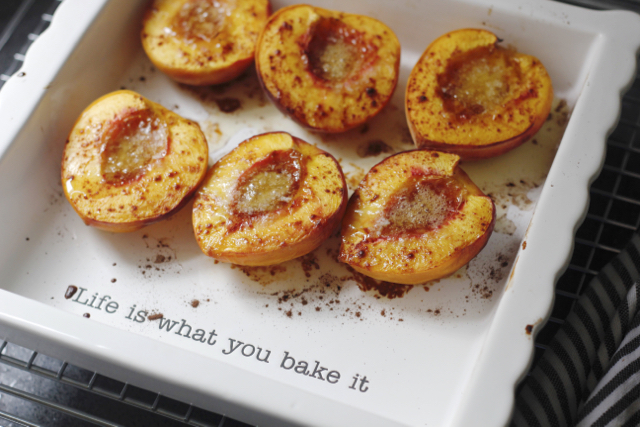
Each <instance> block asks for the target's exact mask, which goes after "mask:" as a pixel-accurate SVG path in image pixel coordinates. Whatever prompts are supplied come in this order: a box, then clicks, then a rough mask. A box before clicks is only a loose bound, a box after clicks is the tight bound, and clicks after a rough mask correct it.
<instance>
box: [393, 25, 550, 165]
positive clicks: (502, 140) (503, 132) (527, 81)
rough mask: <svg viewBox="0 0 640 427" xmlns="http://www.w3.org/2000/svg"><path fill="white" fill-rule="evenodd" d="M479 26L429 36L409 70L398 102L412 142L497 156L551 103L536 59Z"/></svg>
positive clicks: (542, 117)
mask: <svg viewBox="0 0 640 427" xmlns="http://www.w3.org/2000/svg"><path fill="white" fill-rule="evenodd" d="M498 42H499V39H498V37H497V36H496V35H495V34H493V33H491V32H490V31H487V30H480V29H463V30H457V31H452V32H450V33H447V34H445V35H443V36H441V37H439V38H438V39H436V40H435V41H434V42H433V43H431V45H429V47H428V48H427V49H426V50H425V52H424V53H423V55H422V57H421V58H420V60H419V61H418V63H417V64H416V65H415V67H414V68H413V70H412V71H411V75H410V76H409V81H408V84H407V90H406V94H405V108H406V115H407V121H408V124H409V130H410V131H411V135H412V137H413V140H414V142H415V144H416V146H417V147H418V148H426V149H431V150H441V151H447V152H450V153H455V154H458V155H459V156H460V157H461V158H462V159H463V160H473V159H482V158H487V157H493V156H497V155H500V154H503V153H506V152H507V151H509V150H512V149H514V148H516V147H518V146H519V145H521V144H523V143H524V142H526V141H527V140H529V139H530V138H531V137H532V136H533V135H534V134H535V133H536V132H537V131H538V130H539V129H540V127H541V126H542V125H543V124H544V122H545V121H546V120H547V117H548V115H549V111H550V110H551V103H552V101H553V87H552V85H551V79H550V77H549V74H548V73H547V70H546V69H545V67H544V66H543V65H542V63H541V62H540V60H538V59H537V58H535V57H533V56H530V55H525V54H522V53H519V52H516V51H515V50H513V49H508V48H503V47H501V46H500V45H499V44H498Z"/></svg>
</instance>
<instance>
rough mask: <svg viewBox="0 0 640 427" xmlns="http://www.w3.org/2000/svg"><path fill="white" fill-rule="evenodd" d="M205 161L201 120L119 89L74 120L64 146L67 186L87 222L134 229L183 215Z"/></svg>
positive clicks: (110, 228)
mask: <svg viewBox="0 0 640 427" xmlns="http://www.w3.org/2000/svg"><path fill="white" fill-rule="evenodd" d="M207 161H208V146H207V141H206V140H205V137H204V135H203V133H202V131H201V130H200V127H199V126H198V124H197V123H195V122H192V121H191V120H187V119H184V118H182V117H180V116H178V115H177V114H175V113H173V112H171V111H169V110H167V109H166V108H164V107H163V106H161V105H159V104H156V103H154V102H152V101H149V100H148V99H146V98H144V97H142V96H141V95H139V94H137V93H135V92H132V91H128V90H121V91H117V92H112V93H109V94H107V95H105V96H103V97H101V98H99V99H98V100H96V101H94V102H93V103H92V104H91V105H89V106H88V107H87V108H86V109H85V110H84V111H83V112H82V114H81V115H80V117H79V118H78V120H77V121H76V123H75V125H74V126H73V129H72V130H71V133H70V134H69V138H68V139H67V142H66V145H65V147H64V153H63V157H62V187H63V190H64V193H65V196H66V197H67V199H68V200H69V203H71V206H73V208H74V209H75V211H76V212H77V213H78V215H80V217H81V218H82V220H83V221H84V222H85V223H86V224H87V225H92V226H95V227H98V228H101V229H104V230H107V231H115V232H126V231H133V230H137V229H139V228H141V227H143V226H145V225H148V224H152V223H154V222H157V221H160V220H162V219H163V218H166V217H167V216H169V215H171V214H173V213H175V212H176V211H177V210H179V209H180V207H181V206H183V205H184V203H186V201H187V200H188V198H189V196H190V195H192V194H193V193H194V192H195V190H196V189H197V187H198V185H199V184H200V182H201V181H202V179H203V178H204V176H205V173H206V170H207Z"/></svg>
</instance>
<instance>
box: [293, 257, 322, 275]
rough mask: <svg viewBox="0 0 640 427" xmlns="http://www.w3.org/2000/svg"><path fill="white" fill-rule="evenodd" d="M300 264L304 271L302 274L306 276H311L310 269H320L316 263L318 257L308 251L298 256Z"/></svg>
mask: <svg viewBox="0 0 640 427" xmlns="http://www.w3.org/2000/svg"><path fill="white" fill-rule="evenodd" d="M298 260H299V261H300V264H301V266H302V270H303V271H304V275H305V276H307V277H311V271H313V270H314V269H315V270H320V265H319V264H318V257H317V256H316V255H315V254H314V253H313V252H310V253H308V254H307V255H304V256H301V257H300V258H298Z"/></svg>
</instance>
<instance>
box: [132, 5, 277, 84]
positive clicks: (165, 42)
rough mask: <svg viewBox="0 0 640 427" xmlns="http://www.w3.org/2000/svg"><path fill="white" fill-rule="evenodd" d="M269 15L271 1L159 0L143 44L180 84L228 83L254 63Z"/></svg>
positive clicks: (149, 12)
mask: <svg viewBox="0 0 640 427" xmlns="http://www.w3.org/2000/svg"><path fill="white" fill-rule="evenodd" d="M270 13H271V4H270V3H269V1H268V0H155V1H154V2H153V3H152V4H151V5H150V7H149V9H148V10H147V12H146V14H145V16H144V19H143V27H142V32H141V38H142V46H143V48H144V50H145V52H146V53H147V56H148V57H149V59H150V60H151V62H153V64H154V65H155V66H156V67H157V68H158V69H159V70H161V71H162V72H164V73H165V74H167V75H168V76H169V77H171V78H172V79H174V80H176V81H178V82H180V83H185V84H189V85H198V86H201V85H213V84H219V83H224V82H227V81H229V80H232V79H234V78H236V77H238V76H239V75H240V74H241V73H242V72H243V71H244V70H246V69H247V68H248V67H249V66H250V65H251V64H252V63H253V58H254V52H255V46H256V41H257V40H258V35H259V34H260V31H262V29H263V28H264V25H265V23H266V22H267V19H268V18H269V15H270Z"/></svg>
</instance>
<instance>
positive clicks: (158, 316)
mask: <svg viewBox="0 0 640 427" xmlns="http://www.w3.org/2000/svg"><path fill="white" fill-rule="evenodd" d="M163 317H164V314H162V313H154V314H150V315H149V316H148V317H147V319H149V320H158V319H162V318H163Z"/></svg>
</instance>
